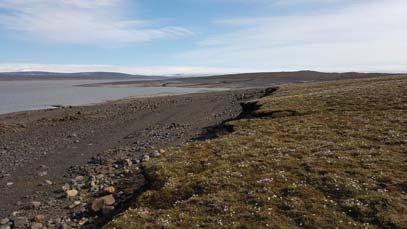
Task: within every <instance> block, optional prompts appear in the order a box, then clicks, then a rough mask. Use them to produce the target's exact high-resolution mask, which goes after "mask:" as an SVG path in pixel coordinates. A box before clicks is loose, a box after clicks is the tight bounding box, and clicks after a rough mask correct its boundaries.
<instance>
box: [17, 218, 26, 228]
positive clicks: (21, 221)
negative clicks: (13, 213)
mask: <svg viewBox="0 0 407 229" xmlns="http://www.w3.org/2000/svg"><path fill="white" fill-rule="evenodd" d="M27 225H28V218H27V217H17V218H16V219H15V220H14V227H17V228H25V227H26V226H27Z"/></svg>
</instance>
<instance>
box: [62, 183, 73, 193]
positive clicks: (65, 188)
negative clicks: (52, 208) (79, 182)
mask: <svg viewBox="0 0 407 229" xmlns="http://www.w3.org/2000/svg"><path fill="white" fill-rule="evenodd" d="M70 188H71V187H70V186H69V184H64V185H63V186H62V190H64V191H65V192H66V191H68V190H69V189H70Z"/></svg>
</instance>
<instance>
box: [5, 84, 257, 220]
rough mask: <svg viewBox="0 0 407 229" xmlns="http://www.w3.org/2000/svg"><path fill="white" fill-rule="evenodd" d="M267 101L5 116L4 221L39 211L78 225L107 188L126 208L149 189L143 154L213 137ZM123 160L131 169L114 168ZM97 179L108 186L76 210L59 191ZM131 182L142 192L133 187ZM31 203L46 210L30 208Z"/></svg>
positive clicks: (130, 102) (210, 97) (155, 102)
mask: <svg viewBox="0 0 407 229" xmlns="http://www.w3.org/2000/svg"><path fill="white" fill-rule="evenodd" d="M263 94H264V90H263V89H254V90H231V91H216V92H204V93H202V92H201V93H192V94H182V95H159V96H153V97H151V96H149V97H142V98H127V99H121V100H115V101H108V102H104V103H101V104H96V105H88V106H78V107H70V108H62V109H48V110H37V111H28V112H18V113H12V114H4V115H0V136H1V138H0V149H1V150H0V153H1V156H2V161H1V162H0V168H1V170H0V192H1V193H2V196H3V198H1V200H0V209H1V210H0V218H4V217H11V215H10V214H11V213H12V212H15V211H17V212H19V213H18V214H17V216H21V217H26V218H28V219H32V218H33V217H35V216H36V214H38V210H39V209H40V210H41V211H40V212H41V214H42V215H45V216H46V218H47V220H50V221H53V222H55V220H56V219H58V220H60V221H61V220H62V221H64V220H67V219H71V220H72V219H73V218H72V217H73V215H75V214H79V213H78V212H82V213H84V212H87V211H88V210H89V204H90V203H91V202H92V200H93V199H94V198H95V197H94V196H95V195H96V196H98V195H101V192H102V191H103V187H104V186H106V185H108V184H113V185H114V186H115V187H116V188H117V189H119V190H121V191H122V192H124V194H123V195H122V196H121V198H123V199H122V201H126V200H128V198H131V197H132V196H133V193H134V192H135V191H137V190H138V189H140V188H141V187H142V184H143V182H144V181H143V179H144V178H143V176H142V175H141V174H140V172H141V170H140V168H141V167H140V164H138V163H140V161H141V160H143V159H145V158H143V157H144V155H151V153H152V152H156V151H157V150H159V149H161V148H167V147H172V146H179V145H183V144H185V143H187V142H191V141H194V139H199V138H202V137H203V138H206V137H209V135H208V134H209V133H207V132H206V131H207V130H206V128H208V127H210V126H216V125H219V124H220V123H222V122H223V121H225V120H227V119H231V118H235V117H237V116H238V115H239V114H240V112H241V107H240V103H241V102H243V101H247V100H250V99H255V98H258V97H260V96H262V95H263ZM16 142H18V144H14V143H16ZM102 161H103V163H100V162H102ZM123 161H130V164H131V165H132V166H126V167H121V166H120V167H119V168H116V167H115V165H121V164H123ZM126 163H128V162H126ZM128 164H129V163H128ZM124 169H125V170H124ZM124 172H125V173H124ZM99 174H105V175H108V177H109V179H107V178H106V177H105V178H103V179H104V180H103V181H100V182H101V184H100V186H98V191H96V192H93V191H92V190H91V189H90V188H89V189H85V190H81V191H80V194H79V195H80V196H81V200H80V203H81V204H80V205H78V206H75V207H72V206H70V205H72V204H73V202H72V201H70V200H69V199H66V197H65V193H64V191H61V187H62V186H64V185H65V184H69V185H70V186H71V188H75V186H73V183H72V179H73V180H74V179H75V178H76V177H78V176H84V177H86V180H88V179H90V178H89V177H92V176H97V175H99ZM109 174H110V175H109ZM123 176H124V177H123ZM128 179H132V180H133V182H134V181H136V183H138V185H135V184H132V185H130V187H129V184H128V182H127V183H126V180H128ZM76 189H78V188H76ZM126 190H127V191H126ZM129 190H131V191H129ZM126 193H127V194H126ZM118 201H119V199H118ZM32 202H40V203H41V207H40V208H39V209H32V208H31V207H30V206H31V203H32ZM118 206H119V205H118ZM71 207H72V208H71ZM117 210H119V207H118V209H117ZM87 214H88V213H87ZM61 217H62V218H61ZM58 220H57V221H58Z"/></svg>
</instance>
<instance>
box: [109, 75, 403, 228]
mask: <svg viewBox="0 0 407 229" xmlns="http://www.w3.org/2000/svg"><path fill="white" fill-rule="evenodd" d="M257 103H258V105H260V109H259V110H257V111H256V112H255V114H253V115H252V117H246V118H244V119H240V120H236V121H232V122H230V123H229V124H231V125H233V126H234V130H235V132H233V133H231V134H228V135H225V136H222V137H220V138H217V139H214V140H209V141H205V142H196V143H193V144H190V145H186V146H183V147H181V148H175V149H170V150H167V152H166V153H164V154H163V155H162V157H160V158H158V159H154V160H151V161H148V162H146V163H145V164H144V166H145V171H146V173H147V175H148V177H149V178H150V180H151V182H152V185H151V187H150V189H149V190H148V191H146V192H144V193H143V194H141V195H140V196H139V198H138V199H137V201H136V202H135V203H134V206H133V208H131V209H129V210H128V211H126V212H125V213H124V214H122V215H121V216H119V217H118V218H116V219H115V220H114V221H112V222H111V223H110V224H108V225H107V226H106V227H107V228H132V227H134V228H138V227H141V226H144V227H149V226H151V227H161V226H164V227H197V226H209V227H221V226H224V227H242V226H243V227H248V228H252V227H272V228H291V227H298V226H303V227H310V228H316V227H318V228H334V227H339V228H349V227H363V228H364V227H366V226H367V227H376V226H377V227H389V228H392V227H398V228H406V227H407V194H406V192H407V147H406V145H407V78H406V77H404V78H403V77H400V78H393V77H392V78H382V79H377V78H376V79H365V80H346V81H336V82H328V83H307V84H298V85H286V86H283V87H281V88H280V89H279V90H278V91H277V92H275V93H274V94H273V95H271V96H269V97H265V98H263V99H260V100H258V101H257Z"/></svg>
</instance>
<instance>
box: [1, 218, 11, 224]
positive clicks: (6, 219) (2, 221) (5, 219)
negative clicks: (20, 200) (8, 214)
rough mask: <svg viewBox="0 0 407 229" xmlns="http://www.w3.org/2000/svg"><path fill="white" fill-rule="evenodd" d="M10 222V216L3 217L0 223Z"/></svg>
mask: <svg viewBox="0 0 407 229" xmlns="http://www.w3.org/2000/svg"><path fill="white" fill-rule="evenodd" d="M8 222H10V219H9V218H4V219H1V220H0V225H5V224H8Z"/></svg>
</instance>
